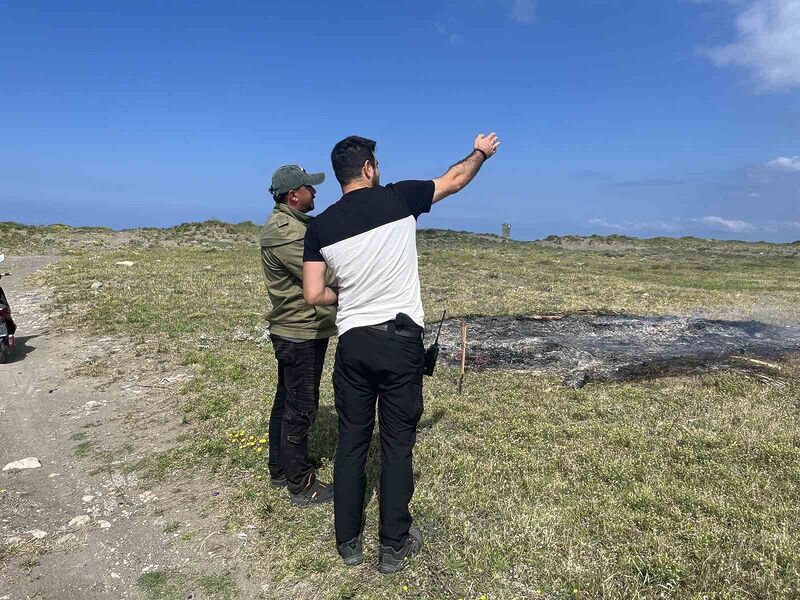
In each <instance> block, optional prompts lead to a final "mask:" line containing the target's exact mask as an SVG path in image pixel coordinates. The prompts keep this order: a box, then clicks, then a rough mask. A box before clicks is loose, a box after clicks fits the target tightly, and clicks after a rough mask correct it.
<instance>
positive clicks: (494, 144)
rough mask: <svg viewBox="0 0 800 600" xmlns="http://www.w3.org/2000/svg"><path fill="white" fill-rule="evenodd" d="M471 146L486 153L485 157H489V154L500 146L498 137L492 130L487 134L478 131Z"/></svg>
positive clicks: (492, 154)
mask: <svg viewBox="0 0 800 600" xmlns="http://www.w3.org/2000/svg"><path fill="white" fill-rule="evenodd" d="M472 147H473V148H474V149H475V150H480V151H481V152H483V153H484V154H486V158H490V157H491V156H494V153H495V152H497V149H498V148H499V147H500V138H499V137H497V134H496V133H495V132H494V131H493V132H492V133H490V134H489V135H483V134H482V133H479V134H478V137H476V138H475V142H474V143H473V144H472Z"/></svg>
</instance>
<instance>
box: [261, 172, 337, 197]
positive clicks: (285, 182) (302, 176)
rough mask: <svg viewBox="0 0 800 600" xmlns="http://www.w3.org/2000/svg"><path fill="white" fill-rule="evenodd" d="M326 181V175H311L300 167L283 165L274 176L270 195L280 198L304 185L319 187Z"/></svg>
mask: <svg viewBox="0 0 800 600" xmlns="http://www.w3.org/2000/svg"><path fill="white" fill-rule="evenodd" d="M323 181H325V173H309V172H307V171H306V170H305V169H304V168H303V167H301V166H300V165H283V166H282V167H280V168H279V169H278V170H277V171H275V173H273V174H272V186H271V187H270V188H269V192H270V194H272V195H273V196H280V195H281V194H285V193H286V192H288V191H291V190H296V189H297V188H299V187H302V186H304V185H319V184H320V183H322V182H323Z"/></svg>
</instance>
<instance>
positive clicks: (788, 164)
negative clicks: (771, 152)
mask: <svg viewBox="0 0 800 600" xmlns="http://www.w3.org/2000/svg"><path fill="white" fill-rule="evenodd" d="M767 167H769V168H770V169H775V170H776V171H789V172H793V173H800V156H792V157H791V158H789V157H786V156H779V157H778V158H776V159H775V160H771V161H769V162H768V163H767Z"/></svg>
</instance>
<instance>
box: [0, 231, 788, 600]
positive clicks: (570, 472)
mask: <svg viewBox="0 0 800 600" xmlns="http://www.w3.org/2000/svg"><path fill="white" fill-rule="evenodd" d="M160 235H161V234H160ZM164 235H165V239H168V238H169V236H166V234H164ZM0 243H2V237H0ZM419 251H420V270H421V278H422V289H423V300H424V304H425V308H426V312H427V314H428V315H429V316H433V315H436V314H438V313H439V312H440V311H441V309H443V308H447V309H448V311H449V313H450V314H451V315H453V316H459V315H478V314H488V315H493V314H497V315H499V314H529V313H544V312H550V311H557V312H565V311H572V310H580V309H588V310H611V311H627V312H633V313H639V314H702V315H704V316H712V317H741V318H760V319H767V320H773V321H791V322H795V323H796V322H800V268H798V267H799V266H800V246H798V245H774V244H744V243H738V242H710V241H707V240H696V239H685V240H666V239H659V240H650V241H642V240H631V239H627V238H613V237H612V238H589V239H576V238H573V239H566V238H560V239H551V240H548V241H547V242H544V243H516V242H511V243H504V242H501V241H499V240H497V239H496V238H492V237H489V236H485V237H479V236H473V235H468V234H459V233H453V232H438V231H423V232H421V233H420V236H419ZM119 260H131V261H134V263H135V264H134V265H133V266H132V267H129V268H126V267H120V266H116V265H115V264H114V263H115V262H116V261H119ZM43 280H44V281H45V282H46V283H47V284H49V285H51V286H53V288H54V289H55V295H54V298H55V300H54V303H55V306H54V308H55V309H57V310H64V311H65V314H66V315H68V319H69V321H70V324H74V325H80V326H82V327H84V328H86V330H87V331H88V332H90V333H97V334H101V333H102V334H109V333H112V334H121V335H126V336H131V337H133V338H134V339H144V338H147V339H149V340H152V339H156V340H158V343H157V344H153V343H149V344H142V348H141V351H142V352H152V353H160V355H161V356H162V357H163V358H164V360H171V361H174V362H175V364H179V363H182V364H192V365H196V368H197V375H196V377H195V378H194V379H193V380H192V381H191V382H190V383H188V384H186V385H185V386H184V388H183V389H182V392H181V393H182V394H183V396H184V399H185V402H184V410H185V413H186V417H187V419H188V420H189V421H190V422H191V424H192V427H193V431H194V435H193V436H192V438H191V439H189V440H187V441H185V442H183V443H182V444H179V445H178V446H176V448H175V449H174V450H173V451H171V452H168V453H166V454H163V455H158V456H153V457H151V458H150V459H148V460H145V461H143V462H142V463H141V464H139V465H134V466H133V467H135V468H139V469H142V470H143V472H145V473H149V474H150V475H151V476H153V477H158V476H169V477H171V478H174V477H181V476H185V477H191V474H192V469H196V468H209V469H211V470H214V471H216V472H219V473H223V472H224V473H225V477H226V478H227V479H228V480H229V482H230V484H229V485H230V488H231V493H230V495H229V497H230V498H231V500H230V502H229V506H228V520H229V523H228V525H229V527H230V529H231V530H232V531H234V530H236V531H238V530H239V528H241V527H243V526H247V525H255V526H256V527H257V531H258V532H259V535H257V536H253V538H252V539H251V543H249V544H248V546H247V548H246V550H245V554H243V555H242V558H243V561H242V568H246V569H247V570H248V573H249V575H250V576H251V577H252V578H253V580H254V581H259V580H263V581H270V582H273V583H274V586H275V588H274V589H276V590H282V591H280V592H276V593H275V594H274V596H270V595H269V594H268V593H267V594H266V595H265V597H276V598H278V597H282V598H286V597H297V598H425V599H428V598H447V599H451V598H452V599H456V598H464V599H467V598H470V599H478V598H481V597H485V598H487V599H489V598H491V599H499V598H508V599H516V598H554V599H555V598H565V599H566V598H595V597H614V598H632V597H642V598H665V597H668V598H739V597H745V598H767V597H774V598H785V597H798V596H800V508H798V501H797V499H798V498H800V427H799V426H800V362H798V361H797V360H790V361H787V362H786V363H785V364H783V365H781V367H782V368H781V371H780V374H779V377H777V378H776V384H775V385H767V384H764V383H762V382H760V381H757V380H755V379H752V378H750V377H748V376H746V375H744V374H734V373H727V374H725V373H720V374H710V375H704V376H692V377H673V378H665V379H658V380H654V381H645V382H632V383H614V384H592V385H589V386H587V387H586V388H584V389H582V390H572V389H567V388H565V387H563V386H562V385H561V384H560V382H559V381H558V380H557V379H556V378H554V377H549V376H548V377H543V376H536V375H532V374H528V373H520V372H488V371H485V372H481V373H476V372H475V373H469V372H468V374H467V378H466V383H465V388H464V393H463V394H462V395H458V394H457V393H456V380H457V372H456V370H455V369H450V368H441V369H439V370H438V371H437V375H436V377H435V378H433V379H426V382H425V384H426V387H425V414H424V416H423V418H422V422H421V424H420V433H419V438H418V444H417V448H416V451H415V471H416V473H417V476H418V481H417V490H416V494H415V496H414V500H413V503H412V512H413V514H414V515H415V518H416V520H417V523H418V524H419V526H420V527H421V529H422V530H423V533H424V534H425V536H426V538H425V542H426V547H425V549H424V551H423V553H422V555H421V556H420V557H419V559H417V560H415V561H414V563H413V565H412V567H411V568H409V569H407V570H406V571H404V572H402V573H401V574H399V575H397V576H394V577H385V576H381V575H379V574H378V573H377V571H376V570H375V568H374V565H375V563H376V561H377V532H376V529H377V502H376V500H375V498H374V497H372V499H371V501H370V503H369V506H368V511H367V519H368V521H367V528H366V533H367V539H366V553H367V561H366V563H365V564H364V565H362V566H360V567H357V568H354V569H346V568H345V567H344V566H343V565H342V564H341V562H340V560H339V559H338V557H337V555H336V551H335V546H334V537H333V526H332V510H331V508H330V507H326V508H316V509H307V510H304V511H301V510H299V509H295V508H292V507H291V506H290V504H289V501H288V498H287V497H286V493H285V491H276V490H272V489H269V488H268V487H267V485H266V480H265V473H266V456H265V453H266V450H265V449H264V447H265V444H264V442H262V441H261V440H263V439H265V437H266V435H265V434H266V431H267V420H268V415H269V407H270V403H271V400H272V394H273V392H274V386H275V382H276V375H275V360H274V356H273V353H272V348H271V346H270V345H269V344H268V343H266V344H265V343H263V342H262V341H261V338H262V336H263V334H264V331H265V320H264V317H265V314H266V313H267V312H268V310H269V307H268V304H269V302H268V299H267V296H266V292H265V288H264V283H263V278H262V275H261V272H260V264H259V259H258V252H257V248H256V247H255V246H254V245H252V244H243V243H234V244H231V245H229V246H225V245H224V244H217V245H216V246H214V245H204V246H202V247H183V246H181V247H165V244H163V243H161V244H160V245H159V244H155V245H153V246H152V247H149V248H148V247H143V246H142V245H141V244H138V243H135V244H128V245H125V246H123V247H122V248H120V249H108V250H102V251H92V250H91V249H83V250H80V251H78V252H75V253H73V254H70V255H68V256H66V257H65V258H64V259H63V260H61V261H60V262H58V263H56V264H54V265H53V266H51V267H50V268H49V269H48V270H47V272H46V275H45V277H44V279H43ZM94 281H100V282H102V283H103V284H104V285H103V287H102V288H101V289H100V292H99V293H97V294H94V293H92V291H91V289H90V286H91V284H92V282H94ZM332 357H333V347H331V349H330V350H329V361H328V365H327V372H326V374H325V375H324V378H323V387H322V400H321V409H320V414H319V417H318V423H317V426H316V428H315V430H314V434H313V436H312V442H311V446H312V453H313V454H314V455H315V456H316V457H317V458H318V459H319V461H320V464H321V468H320V469H321V473H322V476H323V477H324V478H330V477H331V462H332V457H333V452H334V449H335V445H336V437H335V432H336V415H335V411H334V409H333V399H332V390H331V385H330V367H331V362H332ZM250 436H252V440H251V438H250ZM375 450H377V449H376V448H373V452H372V454H371V458H370V466H369V481H370V488H369V489H370V490H372V489H374V482H375V481H376V478H377V469H378V468H379V466H378V454H377V453H376V452H374V451H375ZM197 464H203V465H204V466H203V467H197V466H194V465H197ZM205 465H207V467H206V466H205ZM370 493H371V492H370ZM145 583H147V584H148V585H151V587H152V586H155V585H156V584H159V585H160V582H159V581H154V582H145ZM165 585H166V584H165ZM226 593H228V592H226ZM230 594H231V595H232V597H235V595H234V591H231V592H230Z"/></svg>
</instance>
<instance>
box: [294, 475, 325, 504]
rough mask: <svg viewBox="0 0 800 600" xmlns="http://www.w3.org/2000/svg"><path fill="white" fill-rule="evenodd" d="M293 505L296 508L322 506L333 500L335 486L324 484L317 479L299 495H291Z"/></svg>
mask: <svg viewBox="0 0 800 600" xmlns="http://www.w3.org/2000/svg"><path fill="white" fill-rule="evenodd" d="M289 496H290V497H291V499H292V504H294V505H295V506H310V505H311V504H322V503H323V502H331V501H332V500H333V484H324V483H322V482H321V481H320V480H319V479H317V478H316V477H315V478H314V481H313V482H312V483H311V484H309V485H308V486H307V487H306V489H304V490H303V491H302V492H300V493H299V494H292V493H290V494H289Z"/></svg>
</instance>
